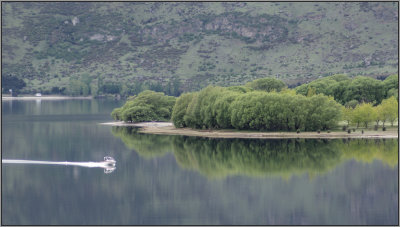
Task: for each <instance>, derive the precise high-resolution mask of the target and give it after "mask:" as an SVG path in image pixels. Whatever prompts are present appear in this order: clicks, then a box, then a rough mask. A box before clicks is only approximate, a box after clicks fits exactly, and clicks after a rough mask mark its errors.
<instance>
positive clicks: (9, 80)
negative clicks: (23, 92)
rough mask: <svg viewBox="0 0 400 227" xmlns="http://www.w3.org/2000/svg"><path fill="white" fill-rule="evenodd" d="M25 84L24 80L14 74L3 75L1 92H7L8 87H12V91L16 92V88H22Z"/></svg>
mask: <svg viewBox="0 0 400 227" xmlns="http://www.w3.org/2000/svg"><path fill="white" fill-rule="evenodd" d="M25 86H26V83H25V81H24V80H22V79H19V78H17V77H15V76H12V75H4V76H2V78H1V89H2V91H3V92H7V93H8V91H9V89H12V90H13V92H17V91H18V90H20V89H22V88H24V87H25Z"/></svg>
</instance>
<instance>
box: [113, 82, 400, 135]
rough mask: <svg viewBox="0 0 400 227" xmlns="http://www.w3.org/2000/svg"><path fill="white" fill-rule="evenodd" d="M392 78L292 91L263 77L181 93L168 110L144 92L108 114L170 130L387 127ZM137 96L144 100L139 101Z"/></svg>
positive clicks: (391, 116)
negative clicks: (343, 124)
mask: <svg viewBox="0 0 400 227" xmlns="http://www.w3.org/2000/svg"><path fill="white" fill-rule="evenodd" d="M397 78H398V77H397V75H393V76H390V77H388V78H386V79H385V80H384V81H379V80H375V79H372V78H368V77H356V78H354V79H349V78H348V77H347V76H345V75H334V76H330V77H328V78H324V79H320V80H317V81H313V82H311V83H310V84H306V85H302V86H300V87H298V88H296V89H294V90H291V89H288V88H287V87H286V85H285V84H284V83H283V82H282V81H279V80H276V79H273V78H264V79H258V80H255V81H252V82H249V83H247V84H246V85H244V86H233V87H218V86H208V87H206V88H204V89H202V90H200V91H198V92H192V93H185V94H182V95H181V96H180V97H178V98H177V99H176V102H175V99H174V100H173V102H174V104H175V105H174V107H173V108H172V106H171V103H173V102H172V99H171V97H170V96H164V95H163V93H158V92H150V91H145V92H142V93H140V94H139V95H138V96H137V97H136V96H135V98H133V100H130V101H128V102H127V103H126V104H125V105H124V107H122V108H117V109H115V110H114V111H113V113H112V115H113V117H114V119H117V120H123V121H134V122H138V121H153V120H165V121H168V120H172V122H173V123H174V125H175V127H178V128H181V127H190V128H195V129H240V130H261V131H315V130H327V129H332V128H334V127H335V126H336V125H337V123H338V122H339V121H340V120H345V121H347V123H348V125H349V124H354V125H357V127H359V126H360V125H363V126H365V127H368V125H370V122H373V121H375V122H377V125H378V123H379V122H382V123H383V124H384V123H385V122H386V121H389V122H391V123H392V125H393V123H394V122H395V121H396V119H397V106H398V104H397V100H396V98H395V97H391V98H386V97H387V96H388V95H390V94H392V93H394V92H396V90H398V87H396V86H395V83H396V82H397V81H398V79H397ZM327 95H329V96H327ZM152 96H156V97H157V98H156V99H153V98H150V97H152ZM143 97H146V98H145V99H146V102H143V101H140V100H142V99H143ZM167 97H169V98H167ZM335 98H336V101H335V100H334V99H335ZM164 99H165V100H170V101H165V102H164V103H165V104H160V103H159V100H164ZM382 100H383V101H382ZM139 101H140V102H139ZM337 101H340V102H341V103H342V104H344V105H345V107H344V106H342V105H340V104H339V103H337ZM167 103H168V104H167ZM380 103H381V104H380ZM165 105H167V106H168V105H170V106H168V108H167V107H166V106H165ZM169 117H171V118H169Z"/></svg>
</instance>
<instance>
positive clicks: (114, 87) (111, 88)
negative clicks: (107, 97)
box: [101, 83, 121, 94]
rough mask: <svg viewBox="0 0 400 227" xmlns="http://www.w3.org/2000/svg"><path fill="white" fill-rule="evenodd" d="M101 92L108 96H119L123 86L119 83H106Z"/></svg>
mask: <svg viewBox="0 0 400 227" xmlns="http://www.w3.org/2000/svg"><path fill="white" fill-rule="evenodd" d="M101 91H102V92H103V93H106V94H119V93H120V91H121V85H120V84H119V83H106V84H103V86H102V87H101Z"/></svg>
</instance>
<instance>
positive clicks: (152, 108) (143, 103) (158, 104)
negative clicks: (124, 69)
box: [111, 91, 175, 122]
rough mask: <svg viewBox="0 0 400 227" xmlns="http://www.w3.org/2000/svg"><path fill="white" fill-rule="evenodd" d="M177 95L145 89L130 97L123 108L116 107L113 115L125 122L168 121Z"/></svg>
mask: <svg viewBox="0 0 400 227" xmlns="http://www.w3.org/2000/svg"><path fill="white" fill-rule="evenodd" d="M174 104H175V97H172V96H165V95H164V93H161V92H154V91H144V92H142V93H140V94H139V95H137V96H135V97H133V98H132V99H128V101H127V102H126V103H125V104H124V106H122V107H121V108H115V109H114V110H113V112H112V113H111V116H112V117H113V118H114V119H115V120H123V121H125V122H144V121H168V120H170V118H171V113H172V108H173V106H174Z"/></svg>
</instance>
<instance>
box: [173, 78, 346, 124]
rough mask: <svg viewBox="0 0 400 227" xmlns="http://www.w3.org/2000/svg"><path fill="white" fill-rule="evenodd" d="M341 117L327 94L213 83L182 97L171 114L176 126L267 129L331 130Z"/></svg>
mask: <svg viewBox="0 0 400 227" xmlns="http://www.w3.org/2000/svg"><path fill="white" fill-rule="evenodd" d="M340 117H341V111H340V105H339V104H338V103H336V102H335V101H334V100H333V99H331V98H329V97H327V96H324V95H315V96H312V97H306V96H303V95H296V94H290V93H287V92H286V93H285V92H283V93H276V92H269V93H268V92H263V91H251V92H242V91H237V90H234V91H233V90H230V89H229V88H223V87H212V86H209V87H207V88H205V89H203V90H201V91H199V92H195V93H189V94H185V95H182V96H181V97H179V98H178V99H177V101H176V105H175V107H174V111H173V113H172V121H173V123H174V125H175V127H191V128H200V129H212V128H236V129H251V130H266V131H280V130H285V131H294V130H305V131H310V130H318V129H329V128H332V127H334V126H335V125H336V124H337V122H338V121H339V120H340Z"/></svg>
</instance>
